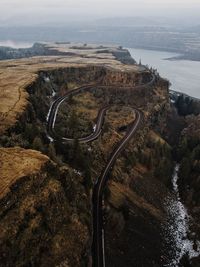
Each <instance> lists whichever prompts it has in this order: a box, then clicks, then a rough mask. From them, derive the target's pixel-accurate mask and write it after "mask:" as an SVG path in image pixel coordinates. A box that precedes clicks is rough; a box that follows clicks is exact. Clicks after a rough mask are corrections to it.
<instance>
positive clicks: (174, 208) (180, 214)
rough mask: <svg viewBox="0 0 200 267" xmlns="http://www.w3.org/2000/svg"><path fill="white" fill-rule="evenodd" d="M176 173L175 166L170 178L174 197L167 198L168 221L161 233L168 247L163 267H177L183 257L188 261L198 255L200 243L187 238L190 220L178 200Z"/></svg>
mask: <svg viewBox="0 0 200 267" xmlns="http://www.w3.org/2000/svg"><path fill="white" fill-rule="evenodd" d="M178 171H179V165H176V167H175V170H174V174H173V177H172V184H173V192H174V197H173V198H172V197H168V198H167V199H166V203H165V205H166V210H167V215H168V220H167V223H166V224H165V225H163V232H164V237H165V239H166V244H167V247H170V249H169V250H168V251H167V254H168V257H169V262H168V264H166V265H164V266H165V267H178V266H179V263H180V260H181V258H182V257H183V256H184V255H188V256H189V258H190V259H191V258H193V257H197V256H199V255H200V242H199V241H196V242H194V241H193V240H190V239H189V236H188V234H189V233H190V230H189V224H190V221H191V220H192V218H190V216H189V214H188V212H187V209H186V207H185V206H184V204H183V203H182V202H181V199H180V194H179V188H178Z"/></svg>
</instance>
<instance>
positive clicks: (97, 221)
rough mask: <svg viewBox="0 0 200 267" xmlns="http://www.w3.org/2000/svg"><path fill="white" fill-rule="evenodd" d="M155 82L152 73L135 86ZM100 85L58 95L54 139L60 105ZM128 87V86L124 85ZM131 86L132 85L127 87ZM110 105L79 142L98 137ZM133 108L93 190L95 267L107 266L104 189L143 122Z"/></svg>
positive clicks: (52, 116)
mask: <svg viewBox="0 0 200 267" xmlns="http://www.w3.org/2000/svg"><path fill="white" fill-rule="evenodd" d="M154 82H155V76H154V75H153V74H152V79H151V80H150V82H148V83H147V84H143V85H137V86H135V87H132V88H133V89H134V88H142V87H148V86H152V85H153V84H154ZM97 86H98V85H97V84H96V85H94V84H93V85H88V86H83V87H80V88H77V89H75V90H72V91H69V92H68V93H67V94H66V95H64V96H62V97H58V98H57V99H56V100H55V101H54V102H53V103H52V105H51V107H50V110H49V113H48V115H47V132H48V135H49V137H50V138H51V139H52V140H55V139H56V134H55V132H54V126H55V121H56V116H57V112H58V109H59V106H60V105H61V103H62V102H63V101H65V100H67V99H69V97H70V96H74V95H77V94H79V93H81V92H85V91H87V90H90V89H92V88H95V87H97ZM100 87H106V88H110V87H112V88H113V87H116V86H100ZM123 87H125V88H126V86H123ZM127 88H130V87H127ZM109 107H110V106H105V107H103V108H102V109H100V111H99V113H98V116H97V122H96V128H95V130H94V132H93V133H92V134H91V135H89V136H87V137H84V138H80V139H79V142H81V143H87V142H91V141H93V140H95V139H97V138H98V137H99V136H100V134H101V131H102V125H103V121H104V117H105V113H106V111H107V109H108V108H109ZM133 110H134V111H135V113H136V119H135V121H134V122H133V124H132V125H131V127H130V129H129V130H128V132H127V133H126V135H125V136H124V138H123V139H122V140H121V141H120V142H119V143H118V145H117V147H116V148H115V149H114V151H113V152H112V154H111V156H110V159H109V161H108V162H107V164H106V167H105V169H104V170H103V172H102V174H101V175H100V177H99V178H98V179H97V182H96V184H95V186H94V190H93V244H92V254H93V266H94V267H104V266H105V253H104V229H103V223H102V195H103V190H104V188H105V185H106V182H107V180H108V177H109V174H110V172H111V170H112V168H113V165H114V163H115V161H116V159H117V157H118V156H119V154H120V152H121V151H122V150H123V149H124V148H125V146H126V145H127V143H128V142H129V141H130V139H131V138H132V137H133V135H134V134H135V132H136V130H137V129H138V127H139V126H140V124H141V121H142V113H141V112H140V111H139V110H138V109H135V108H133ZM73 140H74V139H72V138H67V137H62V141H63V142H70V141H73Z"/></svg>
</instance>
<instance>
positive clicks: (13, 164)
mask: <svg viewBox="0 0 200 267" xmlns="http://www.w3.org/2000/svg"><path fill="white" fill-rule="evenodd" d="M48 160H49V158H48V157H47V156H45V155H42V154H41V153H40V152H37V151H34V150H24V149H21V148H18V147H15V148H0V183H1V188H0V198H2V197H4V196H5V195H6V194H7V193H8V192H9V190H10V189H9V188H10V187H11V186H12V185H13V184H15V182H16V181H17V180H18V179H20V178H22V177H24V176H28V175H31V174H34V173H36V172H38V171H39V170H40V169H41V167H42V166H43V164H44V163H46V162H47V161H48Z"/></svg>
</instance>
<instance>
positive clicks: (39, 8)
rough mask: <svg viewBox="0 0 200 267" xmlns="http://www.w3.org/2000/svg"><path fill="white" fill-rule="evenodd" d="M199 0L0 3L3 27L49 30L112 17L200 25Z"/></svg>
mask: <svg viewBox="0 0 200 267" xmlns="http://www.w3.org/2000/svg"><path fill="white" fill-rule="evenodd" d="M199 12H200V2H199V1H197V0H190V1H188V0H182V1H181V0H174V1H172V0H168V1H167V0H163V1H159V0H107V1H106V0H68V1H65V0H56V1H55V0H54V1H53V0H29V1H27V0H1V2H0V25H1V26H38V25H40V26H48V25H58V26H59V25H63V26H64V25H66V24H70V23H71V24H73V23H79V22H84V21H85V22H90V21H93V20H98V19H101V18H110V17H111V18H112V17H135V16H139V17H164V18H165V19H173V20H174V21H179V20H181V19H185V18H190V19H189V20H186V21H185V23H190V24H192V23H194V24H195V23H196V24H198V23H200V18H199Z"/></svg>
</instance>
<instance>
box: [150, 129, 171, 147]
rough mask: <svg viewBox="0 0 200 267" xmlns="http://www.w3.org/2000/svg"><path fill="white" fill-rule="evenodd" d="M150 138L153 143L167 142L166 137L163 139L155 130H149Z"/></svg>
mask: <svg viewBox="0 0 200 267" xmlns="http://www.w3.org/2000/svg"><path fill="white" fill-rule="evenodd" d="M149 138H150V140H151V141H152V142H153V143H160V144H162V145H164V144H167V143H166V141H165V140H164V139H162V138H161V137H160V136H159V135H158V134H157V133H155V132H154V131H150V132H149Z"/></svg>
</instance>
